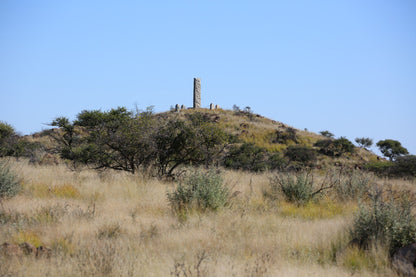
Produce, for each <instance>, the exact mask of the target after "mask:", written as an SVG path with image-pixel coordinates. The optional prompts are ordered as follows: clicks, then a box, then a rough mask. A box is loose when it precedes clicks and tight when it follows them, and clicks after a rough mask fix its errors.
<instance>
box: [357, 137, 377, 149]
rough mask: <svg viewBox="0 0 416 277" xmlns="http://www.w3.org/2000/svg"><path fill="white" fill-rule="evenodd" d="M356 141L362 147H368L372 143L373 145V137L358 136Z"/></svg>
mask: <svg viewBox="0 0 416 277" xmlns="http://www.w3.org/2000/svg"><path fill="white" fill-rule="evenodd" d="M355 142H356V143H357V144H358V145H359V146H360V147H361V148H366V149H367V148H368V147H370V146H371V145H373V140H372V139H371V138H356V139H355Z"/></svg>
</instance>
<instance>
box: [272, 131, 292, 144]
mask: <svg viewBox="0 0 416 277" xmlns="http://www.w3.org/2000/svg"><path fill="white" fill-rule="evenodd" d="M296 132H297V131H296V129H294V128H292V127H288V128H286V131H280V130H277V131H276V133H275V138H274V139H273V141H272V142H273V143H281V144H287V143H288V142H289V141H293V142H294V143H298V136H297V134H296Z"/></svg>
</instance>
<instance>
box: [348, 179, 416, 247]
mask: <svg viewBox="0 0 416 277" xmlns="http://www.w3.org/2000/svg"><path fill="white" fill-rule="evenodd" d="M369 197H370V201H369V203H367V204H365V205H361V206H360V207H359V210H358V212H357V214H356V215H355V218H354V224H353V226H352V228H351V230H350V234H351V237H352V239H353V240H355V241H357V242H358V244H359V245H360V246H361V247H367V246H369V245H371V244H379V245H385V246H386V247H387V248H388V249H389V251H390V253H393V252H394V251H395V250H396V249H398V248H400V247H402V246H405V245H408V244H410V243H413V242H415V241H416V220H415V218H414V217H413V215H412V211H411V208H412V204H413V203H412V202H413V201H412V200H411V199H410V197H409V194H408V193H404V192H401V193H399V194H398V193H393V192H391V191H387V190H385V189H382V188H381V187H374V188H373V189H372V190H371V191H370V192H369Z"/></svg>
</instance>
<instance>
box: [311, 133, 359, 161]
mask: <svg viewBox="0 0 416 277" xmlns="http://www.w3.org/2000/svg"><path fill="white" fill-rule="evenodd" d="M314 146H315V147H318V148H319V152H321V153H322V154H324V155H327V156H332V157H339V156H341V155H342V154H344V153H353V152H354V144H352V142H351V141H349V140H348V139H346V138H344V137H340V138H338V139H323V140H318V141H317V142H316V143H315V144H314Z"/></svg>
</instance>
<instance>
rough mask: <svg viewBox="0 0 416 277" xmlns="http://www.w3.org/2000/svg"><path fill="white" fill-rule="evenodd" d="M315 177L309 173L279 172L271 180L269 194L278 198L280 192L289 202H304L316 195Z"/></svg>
mask: <svg viewBox="0 0 416 277" xmlns="http://www.w3.org/2000/svg"><path fill="white" fill-rule="evenodd" d="M316 191H317V190H316V188H315V186H314V182H313V177H312V175H310V174H308V173H300V174H278V175H276V176H275V177H274V178H273V179H271V181H270V192H269V194H268V195H269V196H270V197H274V198H277V195H278V193H279V192H280V193H282V194H283V196H284V197H285V198H286V200H287V201H289V202H295V203H297V204H304V203H307V202H308V201H310V200H312V199H313V198H314V197H315V196H316V194H317V193H316Z"/></svg>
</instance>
